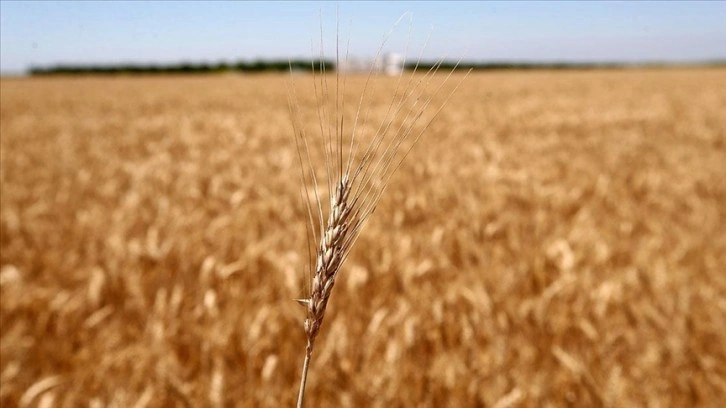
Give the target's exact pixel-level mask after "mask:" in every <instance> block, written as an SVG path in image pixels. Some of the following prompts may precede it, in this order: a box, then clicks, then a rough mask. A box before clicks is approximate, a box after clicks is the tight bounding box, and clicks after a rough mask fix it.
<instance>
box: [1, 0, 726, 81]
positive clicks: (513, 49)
mask: <svg viewBox="0 0 726 408" xmlns="http://www.w3.org/2000/svg"><path fill="white" fill-rule="evenodd" d="M337 7H339V15H340V19H339V21H340V33H341V48H345V44H346V41H347V38H348V37H349V36H350V53H351V55H355V56H357V57H361V58H365V57H370V56H373V55H374V54H375V53H376V50H377V48H378V46H379V45H380V43H381V40H382V38H383V35H384V34H385V33H386V32H387V31H389V29H390V28H391V27H392V25H393V24H394V23H395V22H396V20H397V19H398V18H399V17H400V16H401V15H402V14H403V13H404V12H407V11H408V12H411V15H412V16H413V19H412V21H413V22H412V25H410V24H409V19H408V18H406V19H405V20H404V22H403V23H402V24H400V25H399V28H398V29H397V31H396V33H395V34H394V36H393V37H391V40H390V42H389V43H387V45H386V47H385V51H396V52H403V51H404V49H405V47H406V43H407V40H406V39H407V38H410V44H411V45H410V47H409V54H410V55H412V56H417V55H418V52H419V50H420V49H421V47H422V46H423V44H424V43H426V38H430V39H429V40H428V42H427V43H426V48H425V51H424V52H423V56H424V58H429V59H432V58H436V57H440V56H448V57H449V58H451V59H458V58H459V57H464V59H465V60H473V61H573V62H583V61H622V62H638V61H656V60H657V61H698V60H712V59H724V58H726V46H725V45H724V44H726V23H724V22H725V21H726V1H711V2H695V1H687V2H546V3H538V2H509V3H504V2H446V3H442V2H441V3H440V2H341V3H333V2H328V3H318V2H260V3H256V2H208V3H202V2H190V1H184V2H169V1H164V2H141V1H138V2H137V1H134V2H105V1H104V2H101V1H87V2H69V1H63V2H50V1H42V2H28V1H23V2H16V1H5V0H2V2H0V71H2V72H4V73H12V72H22V71H24V70H26V69H27V68H28V67H29V66H31V65H49V64H56V63H75V64H114V63H119V62H124V63H129V62H130V63H173V62H181V61H189V62H218V61H236V60H239V59H247V60H253V59H257V58H262V59H272V58H285V59H286V58H289V57H292V58H295V57H304V58H309V57H311V56H312V55H313V53H314V52H315V53H317V52H318V51H311V42H312V43H315V45H314V47H315V48H316V49H317V47H318V44H319V42H320V24H321V15H322V23H323V38H324V40H325V48H326V49H327V51H326V52H328V53H330V52H332V51H333V50H334V47H335V22H336V8H337ZM409 32H410V35H409Z"/></svg>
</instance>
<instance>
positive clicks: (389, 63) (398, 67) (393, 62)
mask: <svg viewBox="0 0 726 408" xmlns="http://www.w3.org/2000/svg"><path fill="white" fill-rule="evenodd" d="M403 62H404V58H403V55H401V54H397V53H395V52H389V53H387V54H386V55H384V56H383V73H385V74H386V75H388V76H398V75H401V74H402V73H403Z"/></svg>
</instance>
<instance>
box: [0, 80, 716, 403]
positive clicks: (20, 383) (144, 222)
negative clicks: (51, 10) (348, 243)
mask: <svg viewBox="0 0 726 408" xmlns="http://www.w3.org/2000/svg"><path fill="white" fill-rule="evenodd" d="M364 79H365V78H364V77H360V78H357V77H351V78H349V80H348V81H349V83H348V86H349V87H350V89H351V91H352V92H353V93H356V92H357V93H360V90H361V89H362V87H363V83H364ZM308 80H309V78H308V77H306V76H300V77H298V78H296V81H300V82H305V81H308ZM456 80H457V78H454V79H453V81H456ZM286 82H287V77H286V76H284V75H279V76H278V75H259V76H257V75H252V76H245V75H217V76H191V77H161V78H160V77H110V78H104V77H95V78H82V77H80V78H79V77H76V78H63V77H57V78H29V79H7V78H3V79H2V81H0V85H1V90H2V93H1V96H0V101H1V102H2V105H1V108H0V119H1V122H0V130H1V134H2V137H1V139H0V147H1V150H0V167H1V168H0V170H1V172H0V179H1V182H2V196H1V201H0V202H1V204H2V210H1V212H0V215H1V220H2V235H1V239H2V241H1V245H0V249H1V250H2V253H1V255H0V261H1V264H2V265H1V269H0V291H1V292H0V295H1V297H0V306H1V311H0V317H1V318H2V331H1V334H0V336H1V340H2V345H1V347H0V359H1V362H0V376H1V377H0V380H1V385H2V387H1V389H0V405H2V406H3V407H14V406H20V407H31V406H40V407H51V406H61V407H77V406H89V407H103V406H110V407H147V406H148V407H159V406H211V407H223V406H265V407H278V406H292V405H293V404H294V401H295V397H296V392H297V385H298V381H299V374H300V372H299V370H300V364H301V363H302V357H303V354H302V353H303V348H304V333H303V329H302V321H303V318H304V316H305V312H304V310H303V308H301V307H300V306H299V305H298V304H297V303H295V302H294V301H293V299H295V298H299V297H302V296H303V295H304V294H305V291H306V287H305V280H306V279H307V276H306V265H307V262H308V259H307V253H306V251H305V248H306V245H307V244H306V238H305V237H306V230H305V222H306V212H305V209H304V206H303V204H302V201H301V197H300V190H299V189H300V175H299V168H298V164H297V161H296V160H297V157H296V151H295V144H294V140H293V136H292V126H291V123H290V117H289V113H288V107H287V88H286ZM381 84H382V85H380V87H381V90H382V91H385V89H383V88H385V87H386V86H388V85H387V84H388V82H385V81H384V82H382V83H381ZM388 94H389V95H390V93H388ZM379 95H386V93H385V92H381V93H380V94H379ZM371 102H372V103H373V105H372V106H373V108H372V110H373V112H374V113H375V110H376V109H378V108H379V107H380V109H385V107H386V103H388V100H387V99H385V98H383V97H380V98H378V97H377V96H372V99H371ZM300 103H301V105H302V107H304V108H309V109H313V108H314V106H313V104H314V103H315V102H314V98H313V97H312V96H311V95H308V96H306V95H302V96H301V99H300ZM724 112H726V71H724V70H723V69H662V70H657V69H652V70H635V69H632V70H611V71H607V70H603V71H598V70H588V71H536V72H517V71H508V72H484V73H474V74H472V75H471V76H470V77H469V78H468V79H467V80H466V82H465V83H464V84H463V85H462V87H461V88H460V89H459V92H458V93H457V94H456V95H455V96H454V97H453V98H452V99H451V101H450V102H449V104H448V105H447V107H446V109H445V110H444V111H443V112H442V113H441V115H440V116H439V117H438V119H437V120H436V121H435V122H434V123H433V125H432V126H431V128H429V130H428V132H427V134H426V135H425V136H424V137H423V138H422V139H421V141H420V143H419V145H417V146H416V148H415V149H414V150H413V151H412V153H411V155H410V156H409V157H408V158H407V160H406V162H405V163H404V165H403V166H402V167H401V169H400V170H399V172H398V173H397V174H396V175H395V176H394V178H393V179H392V181H391V185H390V186H389V188H388V190H387V191H386V194H384V195H383V198H382V200H381V201H380V203H379V206H378V208H377V210H376V212H375V214H374V215H373V216H372V218H371V219H370V220H369V221H368V225H367V226H366V227H365V228H364V230H363V233H362V234H361V237H360V239H359V240H358V242H357V244H356V246H355V247H354V249H353V252H352V254H351V257H350V259H349V260H348V262H347V263H346V264H345V266H344V267H343V270H342V272H341V275H340V278H339V281H338V285H337V288H336V289H335V291H334V294H333V296H332V300H331V303H330V306H329V308H328V314H327V317H326V321H325V325H324V326H323V329H322V331H321V335H320V337H319V340H318V342H317V347H316V351H315V357H314V359H313V364H312V367H311V372H310V377H309V379H308V390H307V401H308V403H309V404H310V406H340V407H365V406H371V407H440V406H451V407H454V406H466V407H497V408H504V407H515V406H527V407H537V406H578V407H581V406H605V407H616V406H617V407H625V406H653V407H658V406H711V407H716V406H720V404H721V403H723V402H724V400H726V340H725V337H726V329H724V328H725V327H726V233H724V231H726V218H725V217H726V205H724V203H726V178H725V175H726V115H725V114H724ZM306 120H309V121H310V123H309V124H308V128H309V129H315V127H316V126H317V122H316V120H317V117H311V118H308V119H306Z"/></svg>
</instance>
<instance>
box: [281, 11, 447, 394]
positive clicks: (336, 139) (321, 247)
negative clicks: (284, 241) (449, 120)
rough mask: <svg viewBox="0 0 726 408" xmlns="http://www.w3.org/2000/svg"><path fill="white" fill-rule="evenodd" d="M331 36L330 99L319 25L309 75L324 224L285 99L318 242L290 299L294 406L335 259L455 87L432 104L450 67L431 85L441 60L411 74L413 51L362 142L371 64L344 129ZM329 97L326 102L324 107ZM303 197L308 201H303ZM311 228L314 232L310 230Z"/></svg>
mask: <svg viewBox="0 0 726 408" xmlns="http://www.w3.org/2000/svg"><path fill="white" fill-rule="evenodd" d="M403 17H404V16H402V17H401V18H400V19H399V20H398V22H396V24H395V25H394V27H393V28H392V29H391V31H389V33H388V34H387V35H386V36H385V37H384V39H383V41H382V43H381V46H380V47H379V49H378V51H377V54H376V60H378V59H379V58H380V56H381V51H382V50H383V47H384V46H385V44H386V42H387V40H388V39H389V37H390V36H391V34H392V33H393V32H394V30H395V28H396V26H397V25H398V24H399V23H400V21H401V19H402V18H403ZM338 38H339V35H337V36H336V72H335V98H334V101H333V100H332V98H331V92H330V89H329V84H328V82H327V79H328V75H327V74H326V69H325V64H324V63H323V62H322V61H324V53H323V51H322V48H323V45H322V28H321V55H320V61H321V63H320V65H319V67H318V70H317V73H316V69H315V66H314V65H313V92H314V93H315V102H316V106H317V112H318V119H319V123H320V129H319V130H320V137H321V139H322V146H321V148H322V150H323V153H322V158H323V160H324V162H325V166H324V167H325V168H324V170H323V172H324V173H325V174H324V178H325V179H326V183H327V191H328V206H327V222H325V223H323V220H324V219H325V216H324V211H323V208H324V207H325V206H324V204H323V201H322V200H321V198H320V197H321V194H320V191H319V190H320V185H319V181H318V180H320V179H321V178H322V177H320V175H318V174H316V173H317V172H316V166H315V159H313V156H314V155H313V154H311V150H312V149H313V145H314V143H313V142H312V141H310V142H309V141H308V138H307V137H306V132H305V130H304V129H302V128H301V127H300V126H299V122H300V121H299V116H300V112H299V110H300V104H299V102H298V101H297V98H296V96H295V95H296V94H295V91H293V92H292V94H291V96H290V98H289V101H290V112H291V116H292V118H293V128H294V129H293V130H294V132H295V143H296V147H297V153H298V159H299V164H300V169H301V179H302V185H303V197H304V198H305V200H304V201H305V203H306V208H307V212H308V217H309V222H310V229H309V232H310V234H311V235H312V236H313V242H318V243H319V244H318V246H317V248H316V256H315V262H314V269H313V271H314V273H313V276H312V282H311V287H310V293H309V294H308V297H306V298H304V299H298V302H300V303H301V304H302V305H304V306H305V307H306V309H307V317H306V318H305V322H304V328H305V334H306V338H307V345H306V347H305V359H304V362H303V369H302V376H301V380H300V389H299V394H298V404H297V406H298V407H302V405H303V400H304V393H305V385H306V381H307V373H308V369H309V365H310V359H311V356H312V353H313V348H314V345H315V340H316V338H317V336H318V334H319V332H320V328H321V326H322V323H323V319H324V317H325V311H326V308H327V306H328V301H329V300H330V296H331V294H332V290H333V286H334V285H335V280H336V278H337V276H338V273H339V272H340V269H341V267H342V265H343V263H344V262H345V260H346V258H347V257H348V254H349V253H350V250H351V248H352V246H353V244H354V243H355V241H356V239H357V237H358V235H359V233H360V231H361V228H362V227H363V224H364V222H365V221H366V219H367V218H368V216H369V215H370V214H371V213H372V212H373V211H374V209H375V207H376V204H377V202H378V200H379V199H380V197H381V194H382V193H383V191H384V190H385V189H386V187H387V185H388V182H389V180H390V178H391V176H392V175H393V174H394V173H395V171H396V169H397V168H398V167H399V166H400V165H401V163H402V162H403V160H404V159H405V157H406V156H407V155H408V152H409V151H410V150H411V148H412V147H413V145H414V144H415V143H416V142H417V141H418V139H419V138H420V137H421V135H422V134H423V133H424V132H425V131H426V129H427V128H428V126H429V125H430V124H431V122H432V121H433V119H434V118H435V117H436V116H437V115H438V113H439V112H440V111H441V109H442V108H443V107H444V105H445V104H446V102H447V101H448V99H449V98H450V97H451V95H453V93H454V92H455V91H456V88H458V85H459V84H461V82H459V83H458V84H457V85H456V86H455V87H454V88H453V90H452V91H451V92H450V93H449V94H448V97H446V98H445V99H444V100H443V101H442V102H440V103H438V104H434V105H432V102H433V101H434V98H435V97H436V96H437V95H438V94H439V93H440V92H441V90H442V87H443V86H444V85H445V84H446V83H447V82H448V80H449V78H450V77H451V74H452V73H453V72H454V70H455V69H456V67H455V68H454V69H452V70H451V71H450V72H449V73H448V75H446V77H445V78H444V80H443V81H442V82H441V83H440V84H438V86H432V84H433V83H434V82H433V81H434V78H435V77H436V74H437V72H438V70H439V68H440V66H441V63H442V62H443V59H439V60H438V61H436V63H434V64H433V66H432V68H430V69H429V70H428V71H427V72H426V73H425V74H423V75H422V76H421V75H420V76H417V75H416V71H417V70H418V67H419V63H420V59H421V57H420V56H419V59H418V60H417V62H416V65H415V67H414V68H413V70H412V72H411V73H410V76H409V78H408V80H407V81H406V84H405V85H403V87H401V85H402V80H403V78H404V74H403V72H401V74H399V75H398V78H397V80H396V81H397V82H396V86H395V91H394V93H393V96H392V98H391V102H390V104H389V105H388V107H387V111H386V113H385V115H384V117H383V118H382V119H381V121H380V123H379V125H378V127H377V129H376V130H375V132H374V133H373V135H372V137H370V138H369V140H364V136H363V135H362V133H363V132H362V131H361V130H360V128H359V125H360V122H361V120H362V121H363V122H364V123H365V122H366V121H367V118H368V114H367V113H366V115H365V119H362V118H361V112H362V109H363V104H364V102H365V98H366V92H367V90H368V89H369V85H370V83H371V81H372V80H373V77H374V73H375V72H374V68H371V70H370V71H369V72H368V78H367V79H366V85H365V86H364V89H363V92H362V94H361V95H360V97H359V101H358V107H357V109H356V113H355V119H354V123H353V127H352V129H351V130H350V132H349V133H348V132H347V130H346V129H345V126H344V125H345V120H344V118H345V111H344V107H345V78H343V83H342V89H341V82H340V80H341V77H340V70H339V69H337V68H338V67H340V53H339V48H338V40H337V39H338ZM346 60H347V55H346ZM346 62H347V61H346ZM404 64H405V59H404ZM457 65H458V64H457ZM293 86H294V84H293ZM432 87H433V88H435V89H434V90H433V92H431V91H430V90H431V88H432ZM341 93H342V95H341ZM333 102H334V105H335V106H334V107H333V106H330V105H331V104H333ZM431 106H438V109H436V110H435V111H434V113H433V115H432V116H431V117H429V118H427V119H428V120H427V121H426V120H424V122H426V123H425V125H424V126H423V127H417V125H418V124H419V122H421V120H422V118H425V116H424V114H425V113H426V112H428V111H429V110H430V109H429V108H430V107H431ZM369 109H370V107H369V108H368V109H366V112H368V111H369ZM331 114H334V117H333V118H331V117H330V115H331ZM331 122H332V123H331ZM326 124H327V126H326ZM326 127H327V129H326ZM348 135H349V136H348ZM361 145H362V146H363V149H362V151H361V150H360V149H361ZM311 195H312V196H313V197H314V199H310V197H311ZM316 231H318V232H317V233H316Z"/></svg>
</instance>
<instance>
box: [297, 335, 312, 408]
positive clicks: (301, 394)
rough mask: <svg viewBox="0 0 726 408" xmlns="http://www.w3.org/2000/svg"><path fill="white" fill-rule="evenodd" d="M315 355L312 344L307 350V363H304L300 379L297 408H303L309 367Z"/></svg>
mask: <svg viewBox="0 0 726 408" xmlns="http://www.w3.org/2000/svg"><path fill="white" fill-rule="evenodd" d="M312 354H313V348H312V347H311V345H310V343H308V347H307V348H306V349H305V361H303V368H302V376H301V377H300V392H298V394H297V408H302V406H303V400H304V399H305V384H306V383H307V382H308V367H310V356H311V355H312Z"/></svg>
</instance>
